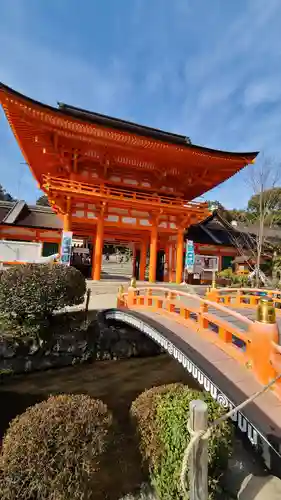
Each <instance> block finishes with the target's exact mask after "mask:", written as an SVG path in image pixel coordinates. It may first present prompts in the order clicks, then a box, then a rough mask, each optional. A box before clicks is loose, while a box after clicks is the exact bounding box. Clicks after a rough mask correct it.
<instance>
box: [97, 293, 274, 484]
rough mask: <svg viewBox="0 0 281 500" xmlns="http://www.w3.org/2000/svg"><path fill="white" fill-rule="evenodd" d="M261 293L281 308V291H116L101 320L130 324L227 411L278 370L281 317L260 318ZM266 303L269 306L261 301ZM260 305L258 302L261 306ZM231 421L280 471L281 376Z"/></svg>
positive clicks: (272, 468)
mask: <svg viewBox="0 0 281 500" xmlns="http://www.w3.org/2000/svg"><path fill="white" fill-rule="evenodd" d="M261 295H266V296H267V297H271V298H272V300H273V304H274V305H275V306H276V308H277V307H280V305H281V293H280V292H279V291H270V290H268V291H265V290H258V289H243V290H241V289H237V290H235V289H226V288H224V289H220V290H218V289H212V290H210V291H209V292H207V295H206V297H204V298H202V297H199V296H198V295H194V294H190V293H186V292H183V291H178V290H169V289H167V288H163V287H157V286H156V287H153V288H132V287H131V288H129V289H128V291H126V292H124V291H123V290H122V291H120V292H119V294H118V298H117V308H116V309H107V310H105V311H103V312H102V315H103V319H104V320H105V321H109V320H110V321H111V322H112V321H117V322H122V323H125V324H128V325H130V326H133V327H134V328H136V329H138V330H140V331H141V332H143V333H144V334H145V335H147V336H148V337H150V338H151V339H153V340H154V341H155V342H156V343H157V344H159V345H160V346H161V347H162V348H163V350H165V351H167V352H168V353H169V354H170V355H171V356H173V357H174V358H175V359H176V360H177V361H178V362H179V363H180V364H181V365H182V366H183V367H184V368H185V369H186V370H187V371H188V372H189V374H190V375H191V376H192V377H193V378H194V379H195V380H196V381H197V383H198V385H199V386H201V387H202V389H203V390H205V391H208V392H210V394H211V395H212V397H213V398H214V399H215V400H216V401H218V403H220V404H221V405H222V406H223V408H225V409H226V410H229V409H232V408H235V407H236V406H238V405H239V404H240V403H242V402H243V401H245V400H246V399H247V398H249V397H250V396H251V395H252V394H254V393H255V392H258V391H260V390H262V388H263V386H264V385H266V384H268V383H269V382H270V381H271V380H272V379H275V378H276V377H277V376H278V374H279V373H280V371H281V347H280V339H279V332H278V322H279V318H280V322H281V309H280V311H279V309H276V317H277V322H276V321H274V314H275V311H274V308H273V307H271V310H272V315H271V318H270V317H269V322H268V321H267V320H265V319H264V318H261V321H257V320H256V319H255V317H256V310H257V305H258V303H259V302H260V299H261ZM264 305H266V304H264ZM259 307H261V306H259ZM232 420H233V421H234V422H235V423H236V425H237V426H238V428H239V429H240V431H241V432H242V433H244V434H245V435H246V436H247V437H248V439H249V441H250V442H251V444H252V445H253V446H254V447H255V448H256V449H257V450H258V451H259V452H260V453H261V454H262V456H263V458H264V461H265V463H266V465H267V466H268V468H270V469H271V470H272V471H274V473H275V474H278V475H279V476H280V474H281V379H279V380H277V381H276V383H275V384H274V385H273V386H272V387H271V389H270V390H268V391H266V392H265V393H263V394H262V395H261V396H259V397H258V398H257V399H255V401H253V402H252V403H249V404H248V405H247V406H246V407H244V408H243V410H242V411H237V412H236V413H234V415H233V417H232Z"/></svg>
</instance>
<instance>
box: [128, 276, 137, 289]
mask: <svg viewBox="0 0 281 500" xmlns="http://www.w3.org/2000/svg"><path fill="white" fill-rule="evenodd" d="M130 286H131V288H137V280H136V278H132V279H131V283H130Z"/></svg>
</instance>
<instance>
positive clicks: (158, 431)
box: [131, 384, 232, 500]
mask: <svg viewBox="0 0 281 500" xmlns="http://www.w3.org/2000/svg"><path fill="white" fill-rule="evenodd" d="M193 399H202V400H204V401H205V402H206V403H207V404H208V418H209V422H212V421H214V420H215V419H217V418H218V417H219V416H221V415H222V414H223V409H222V408H221V407H220V406H219V405H218V404H217V403H216V402H215V401H214V400H213V399H212V397H211V396H210V395H209V394H208V393H205V392H199V391H195V390H191V389H189V388H188V387H187V386H185V385H183V384H170V385H166V386H160V387H154V388H152V389H150V390H148V391H145V392H144V393H142V394H141V395H140V396H139V397H138V398H137V399H136V400H135V401H134V402H133V404H132V407H131V414H132V417H133V419H134V421H135V424H136V427H137V432H138V436H139V442H140V452H141V455H142V459H143V463H144V465H145V466H147V467H148V471H149V475H150V480H151V483H152V485H153V486H154V488H155V490H156V492H157V494H158V496H159V498H160V499H163V500H172V499H173V500H181V499H183V498H184V496H183V491H182V489H181V484H180V473H181V467H182V460H183V455H184V451H185V448H186V446H187V444H188V442H189V440H190V435H189V432H188V430H187V424H188V419H189V403H190V402H191V401H192V400H193ZM231 451H232V425H231V424H230V423H229V422H224V423H223V424H222V425H221V426H219V427H216V428H215V430H214V432H213V433H212V435H211V438H210V439H209V441H208V454H209V491H210V498H212V495H214V494H216V493H218V492H219V489H220V485H219V483H220V478H221V476H222V474H223V472H224V471H225V470H226V469H227V464H228V457H229V456H230V454H231Z"/></svg>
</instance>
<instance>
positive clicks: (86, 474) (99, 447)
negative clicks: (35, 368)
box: [0, 395, 112, 500]
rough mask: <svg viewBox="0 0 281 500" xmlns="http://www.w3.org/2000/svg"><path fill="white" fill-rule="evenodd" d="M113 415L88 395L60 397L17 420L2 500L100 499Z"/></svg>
mask: <svg viewBox="0 0 281 500" xmlns="http://www.w3.org/2000/svg"><path fill="white" fill-rule="evenodd" d="M111 424H112V418H111V414H110V413H109V412H108V410H107V407H106V405H104V404H103V403H102V402H101V401H99V400H95V399H91V398H90V397H89V396H86V395H59V396H53V397H50V398H49V399H48V400H46V401H44V402H42V403H39V404H37V405H35V406H32V407H30V408H28V409H27V410H26V411H25V412H24V413H23V414H22V415H20V416H18V417H16V418H15V419H14V420H13V421H12V422H11V424H10V427H9V429H8V431H7V433H6V435H5V437H4V440H3V445H2V455H1V461H0V472H1V478H0V479H2V481H1V490H2V491H0V493H1V500H18V499H21V500H33V499H34V500H37V499H38V500H39V499H40V500H51V499H54V500H76V499H77V500H78V499H79V500H88V499H92V498H94V496H95V495H94V489H95V485H96V484H97V471H98V469H99V457H100V456H101V454H102V453H103V452H104V451H105V449H106V443H107V437H108V432H109V428H110V426H111Z"/></svg>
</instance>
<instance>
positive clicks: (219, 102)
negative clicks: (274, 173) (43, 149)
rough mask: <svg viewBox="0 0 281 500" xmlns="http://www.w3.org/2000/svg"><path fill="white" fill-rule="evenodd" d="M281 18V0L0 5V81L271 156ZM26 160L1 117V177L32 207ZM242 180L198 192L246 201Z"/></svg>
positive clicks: (279, 97)
mask: <svg viewBox="0 0 281 500" xmlns="http://www.w3.org/2000/svg"><path fill="white" fill-rule="evenodd" d="M280 19H281V1H280V0H267V1H265V0H235V1H231V0H228V1H226V0H83V1H80V2H79V1H78V0H48V1H47V0H45V1H38V0H0V47H1V56H0V80H1V81H2V82H4V83H6V84H7V85H9V86H11V87H13V88H15V89H16V90H18V91H20V92H22V93H25V94H27V95H29V96H30V97H34V98H35V99H38V100H41V101H43V102H46V103H48V104H51V105H56V103H57V101H63V102H66V103H68V104H73V105H76V106H81V107H84V108H87V109H90V110H93V111H98V112H100V113H105V114H110V115H113V116H117V117H121V118H125V119H129V120H133V121H136V122H139V123H143V124H146V125H151V126H154V127H159V128H162V129H165V130H168V131H171V132H177V133H181V134H185V135H188V136H190V138H191V140H192V142H194V143H196V144H200V145H204V146H209V147H214V148H218V149H226V150H233V151H239V150H241V151H248V150H249V151H251V150H254V151H255V150H262V151H263V152H264V154H265V155H266V156H270V157H271V158H274V160H276V161H277V162H279V159H280V158H281V35H280ZM22 162H23V158H22V156H21V154H20V152H19V148H18V146H17V143H16V141H15V139H14V137H13V136H12V133H11V131H10V129H9V126H8V124H7V121H6V119H5V117H4V115H3V113H2V112H1V114H0V183H1V184H3V186H4V187H6V189H7V190H8V191H10V192H11V193H12V194H13V195H14V196H16V197H21V198H24V199H26V200H27V201H28V202H34V201H35V199H36V197H37V196H38V191H37V189H36V184H35V182H34V180H33V178H32V177H31V175H30V174H29V170H28V167H27V166H26V165H24V164H22ZM249 168H253V167H249ZM280 168H281V167H280ZM246 176H247V173H246V172H243V173H240V174H237V175H236V176H235V177H234V178H232V179H231V180H230V181H227V182H226V183H224V184H222V185H221V186H220V187H218V188H216V189H215V190H213V191H212V192H210V193H208V195H206V198H207V199H219V200H220V201H221V202H222V203H223V204H224V205H225V206H227V207H228V208H232V207H237V208H239V207H243V206H245V205H246V203H247V200H248V198H249V196H250V195H251V194H252V193H251V192H250V191H249V187H248V184H247V183H246V182H245V180H246Z"/></svg>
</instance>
